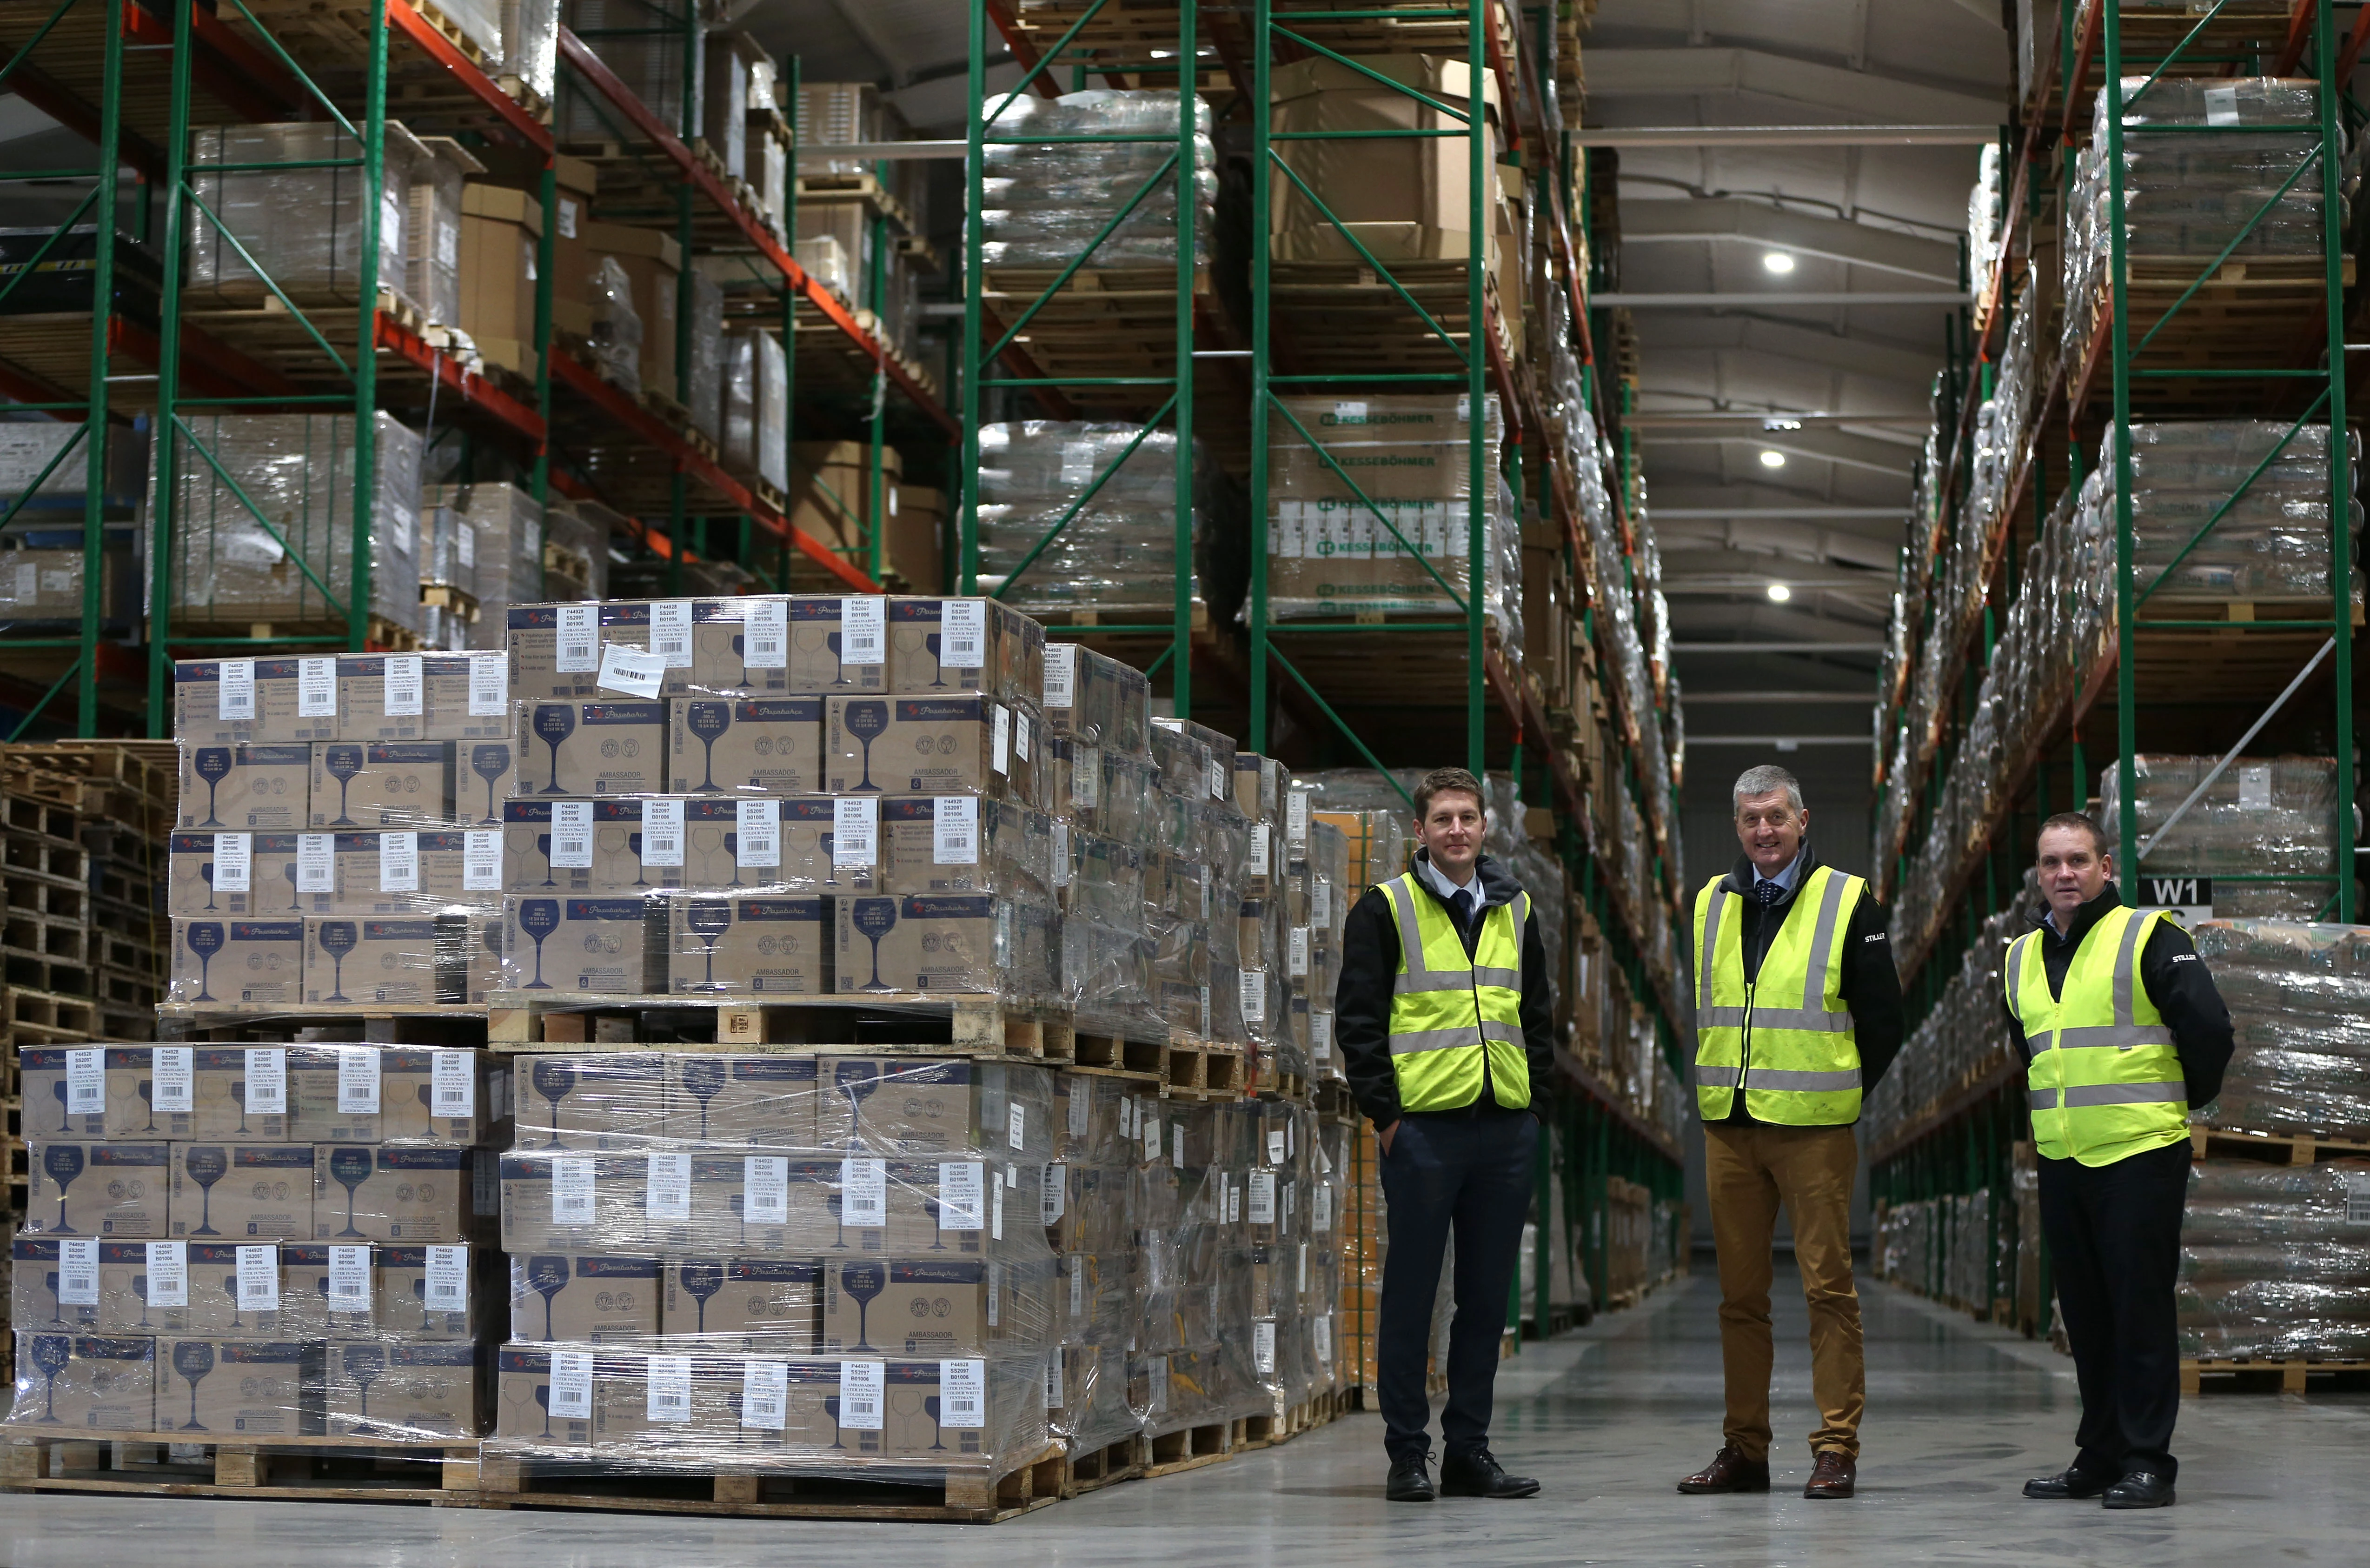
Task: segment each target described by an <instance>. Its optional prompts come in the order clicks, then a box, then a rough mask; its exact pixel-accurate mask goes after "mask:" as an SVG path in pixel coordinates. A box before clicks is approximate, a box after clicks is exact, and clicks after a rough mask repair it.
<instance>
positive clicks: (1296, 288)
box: [1268, 257, 1519, 416]
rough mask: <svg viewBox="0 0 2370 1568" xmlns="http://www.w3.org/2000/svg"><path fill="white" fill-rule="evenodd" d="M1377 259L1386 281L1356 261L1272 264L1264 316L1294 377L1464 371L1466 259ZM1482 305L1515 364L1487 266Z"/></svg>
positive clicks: (1468, 324) (1469, 328)
mask: <svg viewBox="0 0 2370 1568" xmlns="http://www.w3.org/2000/svg"><path fill="white" fill-rule="evenodd" d="M1384 265H1385V267H1386V268H1387V269H1388V270H1389V272H1390V278H1385V277H1384V276H1382V275H1381V274H1380V273H1377V272H1376V271H1375V270H1374V269H1373V268H1371V267H1369V266H1367V265H1366V264H1365V263H1364V262H1363V261H1362V260H1359V259H1355V258H1352V259H1349V260H1346V261H1334V260H1326V261H1275V262H1271V263H1270V265H1269V268H1268V275H1269V280H1270V291H1271V300H1272V306H1271V313H1270V314H1271V319H1272V320H1273V321H1274V323H1275V328H1276V332H1275V336H1276V345H1277V352H1278V355H1279V358H1280V360H1281V361H1282V362H1283V363H1289V364H1290V365H1291V367H1292V369H1293V372H1294V374H1297V375H1314V374H1328V375H1360V374H1364V375H1462V374H1463V373H1464V370H1465V351H1466V348H1467V345H1468V344H1469V343H1471V341H1472V340H1473V337H1472V323H1471V315H1472V312H1471V310H1470V308H1469V306H1470V301H1469V299H1468V298H1467V292H1466V282H1465V278H1466V263H1465V260H1464V259H1463V258H1461V257H1460V258H1458V259H1455V260H1392V259H1388V258H1385V259H1384ZM1392 278H1395V279H1397V280H1398V287H1397V288H1394V287H1393V286H1392V283H1391V279H1392ZM1401 289H1404V290H1405V291H1406V295H1405V296H1403V295H1402V294H1401V293H1400V290H1401ZM1408 296H1412V297H1413V299H1414V300H1415V302H1416V303H1417V304H1418V305H1420V306H1422V307H1423V309H1424V311H1425V312H1426V313H1427V314H1428V315H1430V316H1431V317H1432V321H1433V322H1434V323H1437V325H1438V328H1439V330H1438V331H1434V330H1433V329H1432V327H1431V326H1427V325H1426V324H1425V322H1424V319H1423V317H1421V316H1419V315H1417V314H1416V312H1415V311H1414V310H1413V309H1410V308H1409V305H1408ZM1482 309H1483V312H1484V314H1485V315H1486V316H1487V317H1490V319H1491V321H1492V322H1493V323H1494V328H1495V330H1496V332H1497V335H1498V339H1499V348H1500V351H1501V353H1503V355H1504V356H1505V358H1506V360H1507V361H1508V363H1513V361H1514V360H1515V359H1516V358H1518V357H1519V356H1518V355H1517V354H1516V353H1515V352H1514V342H1513V337H1512V329H1509V328H1508V327H1507V325H1506V323H1505V321H1504V319H1503V316H1502V313H1501V311H1500V310H1499V308H1498V305H1497V286H1496V284H1495V283H1494V282H1490V278H1489V275H1488V274H1487V273H1486V272H1485V273H1484V274H1483V287H1482ZM1443 334H1445V335H1446V336H1445V338H1444V337H1443ZM1508 413H1509V415H1510V416H1511V415H1512V413H1513V410H1511V409H1510V410H1508Z"/></svg>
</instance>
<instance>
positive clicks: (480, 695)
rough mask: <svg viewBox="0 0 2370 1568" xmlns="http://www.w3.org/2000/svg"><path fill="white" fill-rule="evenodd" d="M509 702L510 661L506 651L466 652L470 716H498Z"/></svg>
mask: <svg viewBox="0 0 2370 1568" xmlns="http://www.w3.org/2000/svg"><path fill="white" fill-rule="evenodd" d="M510 705H511V661H510V655H509V654H507V653H472V654H470V655H469V717H470V718H472V719H499V718H500V717H501V716H502V715H503V714H504V713H505V712H507V711H509V709H510Z"/></svg>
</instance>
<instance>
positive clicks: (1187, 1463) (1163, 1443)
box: [1144, 1417, 1245, 1480]
mask: <svg viewBox="0 0 2370 1568" xmlns="http://www.w3.org/2000/svg"><path fill="white" fill-rule="evenodd" d="M1244 1426H1245V1423H1244V1422H1243V1420H1242V1419H1241V1418H1239V1417H1237V1419H1235V1420H1233V1421H1215V1422H1209V1423H1205V1424H1201V1425H1191V1424H1189V1425H1183V1426H1177V1427H1173V1428H1171V1429H1170V1430H1168V1431H1167V1432H1156V1433H1154V1434H1153V1435H1151V1437H1150V1438H1149V1439H1147V1447H1148V1449H1149V1457H1148V1458H1146V1459H1145V1466H1144V1473H1145V1479H1146V1480H1150V1479H1151V1478H1153V1477H1156V1476H1163V1475H1175V1474H1177V1473H1179V1471H1181V1470H1199V1469H1201V1468H1202V1466H1203V1465H1214V1464H1219V1463H1221V1462H1223V1461H1225V1460H1227V1459H1231V1458H1234V1457H1235V1456H1236V1455H1237V1454H1238V1453H1240V1452H1241V1451H1242V1448H1243V1432H1244Z"/></svg>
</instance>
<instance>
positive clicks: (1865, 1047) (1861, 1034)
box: [1687, 843, 1902, 1126]
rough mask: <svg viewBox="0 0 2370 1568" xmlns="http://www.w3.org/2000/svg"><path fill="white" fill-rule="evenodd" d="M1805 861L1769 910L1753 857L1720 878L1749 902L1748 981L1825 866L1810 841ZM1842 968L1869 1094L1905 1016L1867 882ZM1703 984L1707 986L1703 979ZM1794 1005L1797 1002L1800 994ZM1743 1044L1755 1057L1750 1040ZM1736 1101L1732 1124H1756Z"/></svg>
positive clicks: (1847, 931)
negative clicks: (1757, 893) (1756, 892)
mask: <svg viewBox="0 0 2370 1568" xmlns="http://www.w3.org/2000/svg"><path fill="white" fill-rule="evenodd" d="M1819 865H1820V861H1819V857H1818V855H1817V853H1816V852H1815V851H1813V850H1812V847H1811V846H1810V845H1809V844H1808V843H1805V844H1804V845H1803V846H1802V848H1801V869H1800V870H1798V871H1797V872H1796V874H1795V877H1794V885H1793V887H1791V888H1789V889H1787V890H1786V896H1785V897H1783V898H1781V899H1779V900H1778V901H1777V903H1776V904H1774V905H1770V906H1769V907H1768V908H1767V909H1764V908H1762V906H1761V901H1760V900H1759V899H1757V898H1755V897H1754V896H1753V882H1754V870H1753V862H1752V860H1750V859H1747V858H1746V857H1744V856H1743V855H1739V856H1738V857H1737V858H1736V864H1735V865H1734V866H1733V867H1731V869H1730V870H1729V873H1728V875H1727V876H1725V877H1723V878H1722V879H1720V886H1721V887H1722V888H1723V889H1725V890H1726V891H1728V892H1730V893H1732V894H1736V895H1737V897H1738V898H1739V899H1741V900H1742V901H1743V905H1744V921H1743V929H1742V930H1741V931H1740V932H1739V935H1740V937H1741V938H1742V940H1743V948H1744V978H1745V980H1746V981H1747V982H1748V983H1750V982H1754V981H1757V980H1758V979H1759V978H1760V977H1761V961H1762V960H1763V959H1764V958H1766V957H1767V956H1768V954H1769V948H1770V944H1772V943H1773V942H1775V941H1776V940H1777V933H1778V931H1779V930H1781V929H1783V928H1784V927H1785V924H1786V922H1787V920H1788V919H1789V917H1792V916H1793V914H1794V905H1796V903H1797V902H1799V901H1798V900H1797V899H1796V898H1795V896H1794V894H1795V893H1796V892H1797V891H1798V890H1800V889H1801V887H1802V886H1804V885H1805V884H1806V883H1808V882H1810V880H1811V873H1812V871H1814V870H1818V869H1819ZM1818 917H1819V914H1818V911H1817V910H1815V909H1813V910H1810V911H1807V912H1806V913H1804V914H1803V916H1802V918H1803V919H1805V920H1815V919H1817V918H1818ZM1688 918H1689V921H1690V925H1689V929H1688V937H1687V940H1689V941H1690V942H1692V941H1693V940H1695V936H1694V928H1693V924H1692V922H1693V919H1694V917H1693V915H1692V913H1690V915H1689V917H1688ZM1843 971H1844V972H1843V982H1842V987H1841V998H1842V1001H1843V1004H1844V1006H1845V1007H1846V1008H1847V1009H1849V1010H1850V1012H1851V1017H1852V1040H1853V1043H1855V1044H1857V1045H1858V1047H1859V1089H1860V1093H1861V1094H1862V1095H1866V1094H1867V1093H1868V1092H1869V1091H1870V1090H1873V1089H1874V1088H1875V1087H1876V1082H1877V1080H1878V1079H1879V1078H1882V1077H1883V1076H1884V1070H1885V1069H1886V1068H1887V1067H1889V1066H1893V1057H1894V1056H1896V1055H1899V1054H1900V1051H1901V1032H1902V1020H1901V976H1900V975H1899V974H1896V973H1895V972H1894V971H1893V943H1892V940H1891V938H1890V937H1889V935H1888V934H1887V932H1886V929H1885V924H1884V905H1881V904H1879V903H1878V902H1877V901H1876V894H1873V893H1870V892H1869V891H1868V890H1867V889H1866V888H1865V887H1863V888H1862V889H1861V890H1860V895H1859V902H1858V904H1856V905H1853V906H1852V912H1851V918H1850V921H1849V923H1848V924H1847V925H1846V926H1845V927H1844V951H1843ZM1697 984H1698V985H1700V984H1701V981H1700V979H1698V981H1697ZM1788 1005H1789V1006H1799V1005H1800V1002H1799V999H1798V1000H1797V1001H1796V1002H1793V1003H1789V1004H1788ZM1745 1048H1746V1051H1747V1053H1748V1060H1749V1059H1750V1057H1749V1053H1750V1052H1751V1049H1752V1043H1751V1042H1750V1041H1747V1042H1746V1047H1745ZM1731 1098H1732V1101H1733V1108H1732V1109H1731V1111H1730V1112H1729V1113H1728V1116H1727V1118H1726V1120H1727V1121H1728V1123H1729V1124H1733V1125H1740V1126H1743V1125H1757V1124H1759V1122H1760V1118H1759V1117H1757V1116H1755V1115H1754V1114H1753V1113H1751V1112H1750V1111H1747V1110H1746V1109H1745V1108H1744V1096H1743V1095H1742V1094H1739V1095H1735V1096H1732V1097H1731Z"/></svg>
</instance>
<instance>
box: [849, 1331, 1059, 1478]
mask: <svg viewBox="0 0 2370 1568" xmlns="http://www.w3.org/2000/svg"><path fill="white" fill-rule="evenodd" d="M882 1382H883V1384H884V1385H885V1390H886V1393H887V1396H888V1398H887V1410H886V1411H885V1412H884V1415H885V1420H884V1423H883V1427H882V1434H883V1436H882V1446H883V1451H884V1452H886V1453H887V1454H888V1455H889V1456H890V1457H891V1458H922V1459H928V1460H936V1461H939V1462H945V1461H948V1460H950V1459H960V1458H979V1457H980V1456H982V1455H984V1454H985V1453H986V1452H987V1451H988V1448H989V1446H990V1444H991V1443H992V1441H993V1439H992V1437H991V1435H990V1429H989V1426H988V1422H989V1420H990V1406H991V1404H992V1403H993V1404H995V1405H997V1406H999V1407H1001V1406H1002V1405H1005V1404H1008V1403H1010V1402H1011V1401H1008V1400H1007V1401H991V1399H990V1397H989V1396H990V1390H991V1388H992V1385H991V1384H990V1382H989V1378H988V1363H987V1361H986V1360H985V1359H984V1358H982V1357H977V1356H963V1357H956V1358H953V1359H950V1360H930V1361H892V1362H891V1363H889V1365H888V1366H887V1367H886V1368H885V1369H884V1370H883V1375H882ZM1028 1383H1029V1388H1028V1392H1030V1393H1033V1394H1035V1395H1036V1396H1037V1404H1038V1407H1039V1408H1040V1409H1042V1407H1043V1403H1044V1390H1043V1387H1042V1385H1041V1383H1040V1382H1039V1380H1038V1379H1036V1378H1030V1379H1028ZM933 1411H935V1412H937V1413H936V1414H933V1413H932V1412H933ZM1007 1413H1008V1412H1007ZM997 1429H998V1430H1001V1429H1003V1423H1001V1422H999V1423H998V1424H997Z"/></svg>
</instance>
